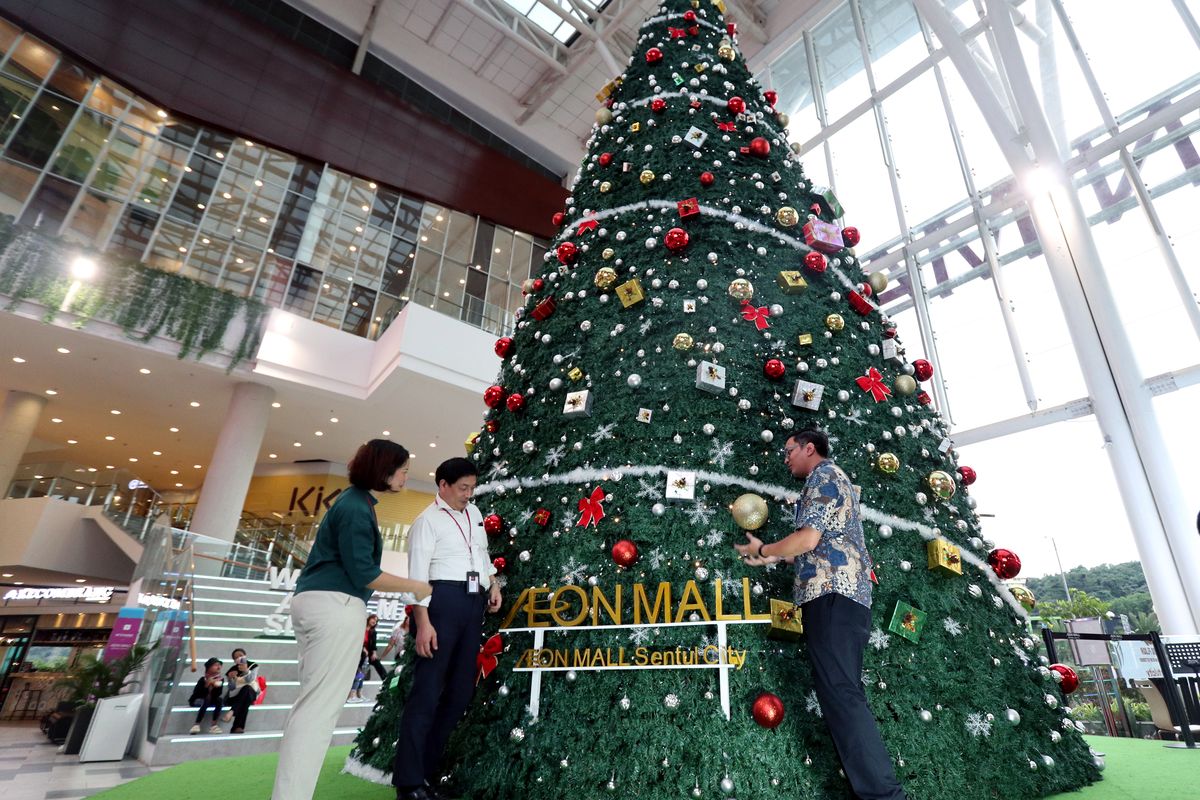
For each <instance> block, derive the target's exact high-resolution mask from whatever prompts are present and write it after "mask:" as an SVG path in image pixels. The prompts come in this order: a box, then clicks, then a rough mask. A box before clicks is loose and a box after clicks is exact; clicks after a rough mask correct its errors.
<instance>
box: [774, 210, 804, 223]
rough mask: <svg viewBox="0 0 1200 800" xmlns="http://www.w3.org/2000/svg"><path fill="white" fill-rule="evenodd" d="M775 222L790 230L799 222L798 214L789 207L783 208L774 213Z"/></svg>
mask: <svg viewBox="0 0 1200 800" xmlns="http://www.w3.org/2000/svg"><path fill="white" fill-rule="evenodd" d="M775 221H776V222H778V223H779V224H780V225H782V226H783V227H785V228H790V227H792V226H793V225H796V224H797V223H799V222H800V214H799V213H797V211H796V209H794V208H792V207H791V206H783V207H782V208H780V209H779V210H778V211H776V212H775Z"/></svg>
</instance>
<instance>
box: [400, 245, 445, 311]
mask: <svg viewBox="0 0 1200 800" xmlns="http://www.w3.org/2000/svg"><path fill="white" fill-rule="evenodd" d="M441 261H442V257H441V255H439V254H438V253H431V252H429V251H428V250H420V251H418V253H417V258H416V268H415V269H414V270H413V277H412V280H411V281H410V282H409V285H408V295H409V297H410V298H412V300H413V302H416V303H421V304H422V305H426V306H430V307H433V298H434V297H435V296H436V293H437V276H438V267H439V266H440V265H441Z"/></svg>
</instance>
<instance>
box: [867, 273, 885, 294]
mask: <svg viewBox="0 0 1200 800" xmlns="http://www.w3.org/2000/svg"><path fill="white" fill-rule="evenodd" d="M867 285H868V286H870V287H871V291H872V292H874V293H875V294H879V293H880V292H882V291H883V290H884V289H886V288H887V285H888V279H887V275H884V274H883V273H882V272H872V273H871V274H870V275H868V276H867Z"/></svg>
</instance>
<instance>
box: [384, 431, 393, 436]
mask: <svg viewBox="0 0 1200 800" xmlns="http://www.w3.org/2000/svg"><path fill="white" fill-rule="evenodd" d="M383 435H384V436H391V435H392V432H391V431H384V432H383Z"/></svg>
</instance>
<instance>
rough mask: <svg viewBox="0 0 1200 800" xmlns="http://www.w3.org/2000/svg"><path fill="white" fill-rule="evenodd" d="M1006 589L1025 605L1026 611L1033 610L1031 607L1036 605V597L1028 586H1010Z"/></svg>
mask: <svg viewBox="0 0 1200 800" xmlns="http://www.w3.org/2000/svg"><path fill="white" fill-rule="evenodd" d="M1008 590H1009V591H1010V592H1012V596H1013V597H1015V598H1016V599H1017V602H1018V603H1020V604H1021V605H1023V606H1025V610H1026V611H1033V607H1034V606H1036V605H1037V597H1036V596H1035V595H1034V594H1033V592H1031V591H1029V588H1028V587H1025V586H1010V587H1008Z"/></svg>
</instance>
